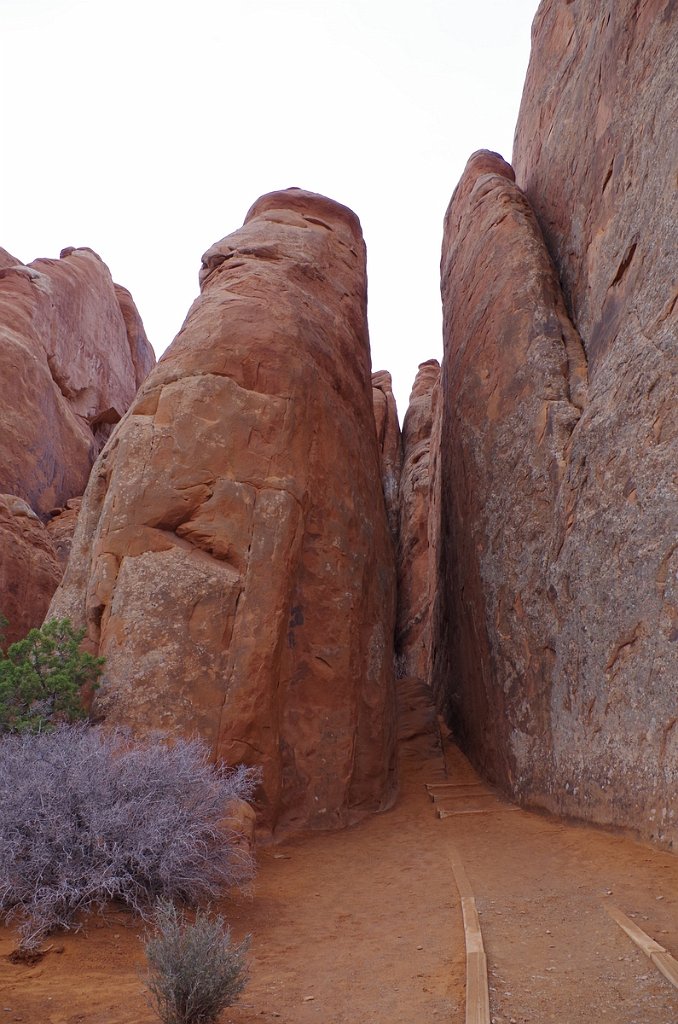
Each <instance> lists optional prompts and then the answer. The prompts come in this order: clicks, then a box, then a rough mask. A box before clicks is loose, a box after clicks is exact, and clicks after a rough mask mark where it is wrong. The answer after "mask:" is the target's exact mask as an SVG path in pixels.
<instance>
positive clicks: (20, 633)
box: [0, 494, 62, 646]
mask: <svg viewBox="0 0 678 1024" xmlns="http://www.w3.org/2000/svg"><path fill="white" fill-rule="evenodd" d="M61 575H62V568H61V565H60V564H59V560H58V558H57V555H56V551H55V550H54V545H53V544H52V541H51V538H50V536H49V533H48V532H47V529H46V528H45V526H44V525H43V523H42V522H41V520H40V519H39V518H38V516H37V515H36V514H35V512H34V511H33V509H32V508H31V507H30V506H29V505H27V504H26V502H25V501H23V500H22V499H21V498H17V497H16V496H15V495H13V494H0V613H2V614H3V615H4V616H5V618H6V619H7V620H8V626H7V628H6V629H5V643H6V645H7V646H8V645H9V644H13V643H14V642H15V641H16V640H21V639H22V637H24V636H25V635H26V633H28V631H29V630H30V629H32V628H33V627H34V626H39V625H41V623H42V621H43V619H44V617H45V612H46V611H47V608H48V606H49V602H50V600H51V598H52V595H53V594H54V591H55V590H56V588H57V586H58V584H59V580H60V579H61Z"/></svg>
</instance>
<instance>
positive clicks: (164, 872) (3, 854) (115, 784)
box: [0, 724, 257, 948]
mask: <svg viewBox="0 0 678 1024" xmlns="http://www.w3.org/2000/svg"><path fill="white" fill-rule="evenodd" d="M256 781H257V773H256V771H253V770H252V769H247V768H243V767H240V768H238V769H235V770H233V771H228V770H226V769H223V768H218V767H215V766H214V765H212V764H210V762H209V758H208V752H207V748H206V747H205V745H204V744H203V743H202V742H200V741H198V740H191V741H186V740H179V741H177V742H176V743H175V744H174V745H173V746H172V747H167V746H166V745H165V744H164V743H163V742H162V741H161V740H160V739H155V740H151V741H147V742H145V743H143V744H133V743H131V741H130V740H129V738H128V737H127V736H125V735H123V734H122V733H104V732H101V731H100V730H99V729H95V728H91V727H88V726H86V725H81V724H78V725H63V726H59V727H58V728H56V729H55V730H54V731H53V732H50V733H43V734H37V735H33V734H22V735H16V736H14V735H10V736H4V737H2V739H0V915H1V916H3V917H5V918H6V919H7V920H13V919H14V920H17V921H18V923H19V933H20V936H21V941H22V945H23V946H24V947H27V948H31V947H35V946H36V945H37V944H38V943H39V941H40V939H41V938H42V936H43V935H44V934H46V933H47V932H49V931H52V930H53V929H55V928H65V929H70V928H74V927H76V921H75V918H76V915H77V914H78V912H80V911H90V910H93V909H96V908H101V907H103V906H104V905H105V904H106V903H108V902H109V901H110V900H119V901H121V902H123V903H125V904H126V905H127V906H129V907H130V908H132V909H133V910H134V911H136V912H138V913H140V914H141V915H142V916H146V917H147V916H148V915H149V913H150V910H151V908H152V905H153V904H154V902H155V901H156V900H157V899H158V898H159V897H164V898H166V899H170V900H173V901H181V902H187V903H189V904H193V903H199V902H200V901H202V900H205V899H207V900H209V899H212V898H214V897H215V896H216V895H217V894H218V893H219V891H220V890H221V888H222V887H223V886H232V885H236V884H240V883H242V882H244V881H246V880H247V879H248V878H249V877H251V873H252V860H251V857H250V855H249V853H248V852H247V851H244V850H243V849H242V848H239V847H237V846H236V845H235V843H234V842H233V841H232V839H233V837H232V834H230V833H229V832H228V830H227V829H226V828H225V827H224V818H225V816H226V814H227V812H228V806H229V804H230V802H231V801H232V800H233V799H234V798H239V799H248V797H251V795H252V790H253V788H254V786H255V785H256Z"/></svg>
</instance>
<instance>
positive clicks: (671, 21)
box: [515, 0, 678, 843]
mask: <svg viewBox="0 0 678 1024" xmlns="http://www.w3.org/2000/svg"><path fill="white" fill-rule="evenodd" d="M677 68H678V32H676V9H675V4H674V3H672V2H669V0H621V2H612V0H606V2H605V3H603V4H599V3H594V2H593V0H580V2H578V3H576V4H571V5H565V4H555V3H543V4H542V5H541V7H540V9H539V12H538V15H537V18H536V19H535V25H534V42H533V55H532V59H531V61H530V68H529V71H528V77H527V82H526V87H525V93H524V97H523V103H522V107H521V112H520V117H519V121H518V127H517V130H516V143H515V167H516V177H517V180H518V182H519V184H520V185H521V187H522V188H523V189H524V190H525V192H526V194H527V196H528V198H529V200H530V203H531V205H532V206H533V208H534V210H535V212H536V214H537V217H538V219H539V222H540V224H541V227H542V230H543V232H544V235H545V238H546V243H547V245H548V247H549V249H550V252H551V255H552V256H553V258H554V260H555V263H556V266H557V269H558V272H559V275H560V279H561V281H562V282H563V288H564V293H565V297H566V301H567V303H568V306H569V309H570V311H571V315H572V317H573V319H574V322H575V323H576V325H577V329H578V331H579V333H580V335H581V339H582V342H583V345H584V349H585V351H586V356H587V360H588V370H589V400H588V404H587V406H586V408H585V410H584V413H583V415H582V417H581V420H580V422H579V423H578V425H577V427H576V428H575V430H574V432H573V434H572V439H571V442H570V445H569V448H568V453H567V456H568V457H567V472H566V475H565V479H564V481H563V487H562V491H561V494H560V496H559V505H558V512H557V514H558V523H559V531H558V535H557V538H556V541H555V545H554V550H553V566H552V570H551V579H550V587H552V588H553V590H550V593H551V600H552V602H553V604H554V608H555V610H556V612H557V615H558V620H559V640H558V646H557V649H556V664H555V668H554V690H553V697H552V712H551V713H552V717H553V718H554V719H555V720H556V721H557V724H558V729H557V732H556V735H555V740H554V761H555V780H556V786H557V793H556V794H554V795H550V794H549V795H548V796H547V798H546V801H545V802H546V803H547V804H548V805H549V806H556V807H557V808H562V809H563V810H565V811H567V812H574V813H583V814H584V815H585V816H586V817H591V818H593V819H594V820H596V821H602V822H612V823H614V824H623V825H632V826H637V827H639V828H640V829H641V830H642V831H643V833H644V834H646V835H649V836H652V837H654V838H656V839H659V840H661V841H664V842H667V843H668V842H671V841H672V840H673V842H675V841H676V839H678V790H677V789H676V783H675V780H676V774H677V773H678V709H677V703H676V680H677V679H678V642H677V640H678V585H677V584H678V543H677V542H678V500H677V499H678V487H677V485H678V478H677V477H676V467H677V466H678V456H677V454H676V453H677V450H678V448H677V441H678V399H677V396H678V356H677V348H676V339H677V336H678V310H677V309H676V301H677V299H678V288H677V283H676V191H675V171H676V164H675V133H676V123H677V122H678V90H677V89H676V69H677ZM546 69H548V71H547V70H546ZM551 129H552V130H551Z"/></svg>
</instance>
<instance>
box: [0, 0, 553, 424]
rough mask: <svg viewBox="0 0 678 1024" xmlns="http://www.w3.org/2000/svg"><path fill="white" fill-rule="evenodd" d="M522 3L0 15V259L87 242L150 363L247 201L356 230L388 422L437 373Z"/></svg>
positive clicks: (514, 67) (527, 1) (379, 2)
mask: <svg viewBox="0 0 678 1024" xmlns="http://www.w3.org/2000/svg"><path fill="white" fill-rule="evenodd" d="M537 6H538V2H537V0H416V2H414V0H197V2H195V3H190V0H181V2H177V0H115V2H113V0H0V66H1V67H2V74H3V80H4V90H3V102H2V105H1V107H0V130H1V138H2V160H1V161H0V245H2V246H3V247H4V248H6V249H8V250H9V251H10V252H11V253H13V255H15V256H16V257H17V258H18V259H20V260H21V261H22V262H25V263H27V262H30V261H31V260H33V259H35V258H36V257H38V256H58V254H59V250H60V249H62V248H63V247H64V246H66V245H88V246H91V247H92V248H93V249H95V250H96V251H97V252H98V253H99V254H100V255H101V256H102V258H103V259H104V260H105V261H106V263H108V265H109V267H110V268H111V270H112V272H113V276H114V278H115V280H117V281H119V282H120V283H121V284H124V285H125V286H126V287H128V288H129V289H130V290H131V291H132V294H133V295H134V298H135V300H136V303H137V305H138V307H139V310H140V312H141V315H142V317H143V319H144V323H145V325H146V330H147V333H148V336H149V338H150V341H151V343H152V344H153V346H154V348H155V350H156V353H157V354H158V355H160V354H161V353H162V351H163V350H164V349H165V348H166V347H167V345H168V344H169V343H170V342H171V340H172V338H173V337H174V335H175V334H176V333H177V331H178V330H179V328H180V326H181V323H182V321H183V319H184V316H185V314H186V312H187V311H188V307H189V305H190V303H191V302H192V300H193V299H194V297H195V295H196V294H197V292H198V281H197V275H198V269H199V266H200V257H201V255H202V253H203V252H204V250H205V249H207V248H208V246H209V245H211V243H212V242H214V241H216V240H217V239H219V238H222V237H223V236H224V235H227V234H229V233H230V232H231V231H233V230H235V229H236V228H237V227H239V226H240V225H241V224H242V221H243V219H244V216H245V214H246V212H247V210H248V208H249V207H250V206H251V204H252V203H253V202H254V200H255V199H256V198H257V197H258V196H259V195H261V194H262V193H264V192H270V191H272V190H273V189H278V188H286V187H288V186H290V185H298V186H301V187H302V188H307V189H311V190H312V191H316V192H323V193H325V194H326V195H328V196H331V197H332V198H333V199H337V200H339V201H340V202H342V203H345V204H346V205H347V206H350V207H351V208H352V209H354V210H355V211H356V213H357V214H358V216H359V217H360V219H361V221H362V225H363V230H364V233H365V238H366V241H367V252H368V274H369V319H370V334H371V341H372V365H373V368H374V369H375V370H376V369H389V370H390V371H391V373H392V374H393V378H394V390H395V392H396V398H397V401H398V408H399V411H400V416H401V419H402V417H403V416H404V413H405V410H406V406H407V398H408V395H409V391H410V387H411V385H412V381H413V379H414V375H415V373H416V369H417V364H418V363H419V362H421V361H422V360H424V359H428V358H431V357H433V356H435V357H437V358H440V354H441V351H442V346H441V337H440V334H441V315H440V291H439V261H440V242H441V233H442V219H443V215H444V212H445V208H446V206H447V203H448V201H449V198H450V195H451V194H452V191H453V189H454V187H455V185H456V183H457V181H458V179H459V176H460V174H461V172H462V170H463V168H464V164H465V163H466V160H467V159H468V157H469V156H470V154H471V153H472V152H473V151H474V150H476V149H480V148H489V149H495V150H497V151H499V152H500V153H502V155H503V156H504V157H506V159H509V160H510V157H511V146H512V140H513V130H514V126H515V121H516V117H517V113H518V106H519V103H520V95H521V91H522V85H523V80H524V77H525V71H526V68H527V60H528V56H529V44H530V25H531V21H532V18H533V16H534V14H535V12H536V9H537Z"/></svg>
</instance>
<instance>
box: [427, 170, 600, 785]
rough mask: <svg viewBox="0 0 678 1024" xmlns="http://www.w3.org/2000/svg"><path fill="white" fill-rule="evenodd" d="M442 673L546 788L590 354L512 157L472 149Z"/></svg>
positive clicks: (446, 382)
mask: <svg viewBox="0 0 678 1024" xmlns="http://www.w3.org/2000/svg"><path fill="white" fill-rule="evenodd" d="M442 273H443V309H444V345H445V348H444V360H443V368H442V380H441V400H440V413H439V414H440V416H441V426H440V444H441V450H440V466H439V472H440V475H441V490H440V510H439V511H440V516H441V522H440V531H441V536H440V538H439V539H438V543H437V545H436V551H437V558H438V573H439V580H438V588H437V597H436V605H435V612H434V620H435V626H434V631H435V640H434V653H433V685H434V688H435V689H436V691H437V692H438V694H439V696H440V697H441V698H442V702H443V704H444V706H445V708H446V711H447V715H448V718H449V721H450V723H451V724H452V725H453V727H454V729H455V732H456V733H457V735H458V736H459V737H460V739H461V740H462V742H463V744H464V746H465V747H466V748H467V749H468V750H469V751H470V752H471V754H472V755H473V757H474V759H475V760H476V763H479V764H480V766H481V767H482V768H483V770H484V771H485V772H486V773H487V774H488V775H489V776H490V777H492V778H493V779H495V780H497V781H500V782H503V783H504V784H505V785H508V786H509V787H510V788H511V789H512V790H513V791H514V792H516V793H519V794H521V795H524V794H527V793H533V792H547V791H548V790H549V789H550V788H551V778H552V770H553V760H552V743H553V738H552V734H553V728H554V726H555V725H557V723H553V722H552V720H551V692H550V691H551V686H552V685H553V681H552V679H553V669H554V662H555V658H556V653H555V652H556V650H557V633H558V628H557V620H556V617H555V613H554V609H553V607H552V601H551V599H550V597H549V586H550V579H549V577H548V572H547V569H548V561H549V559H550V558H551V557H552V555H553V551H552V548H553V545H554V543H555V536H554V508H555V506H556V504H557V502H558V498H559V493H560V490H561V482H562V478H563V475H564V472H565V469H566V462H567V448H568V444H569V440H570V436H571V433H572V430H573V429H574V427H575V425H576V423H577V422H578V420H579V417H580V415H581V410H582V408H583V407H584V404H585V402H586V362H585V359H584V354H583V350H582V348H581V343H580V341H579V338H578V336H577V334H576V332H575V331H574V329H573V327H572V325H571V323H570V321H569V319H568V317H567V313H566V311H565V306H564V303H563V300H562V296H561V293H560V287H559V284H558V278H557V274H556V272H555V269H554V267H553V265H552V263H551V260H550V258H549V256H548V253H547V251H546V247H545V245H544V242H543V239H542V236H541V232H540V230H539V226H538V224H537V222H536V219H535V217H534V214H533V213H532V211H531V209H530V207H529V204H528V202H527V200H526V199H525V197H524V196H523V195H522V193H521V192H520V190H519V189H518V188H517V187H516V185H515V184H514V182H513V174H512V171H511V168H510V167H509V166H508V165H507V164H506V163H505V162H504V161H503V160H502V159H501V157H499V156H497V155H496V154H489V153H484V152H483V153H480V154H475V155H474V156H473V157H471V159H470V160H469V163H468V164H467V167H466V170H465V172H464V175H463V177H462V179H461V182H460V184H459V187H458V189H457V191H456V192H455V194H454V196H453V198H452V201H451V203H450V207H449V209H448V212H447V215H446V218H445V234H444V242H443V263H442Z"/></svg>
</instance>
